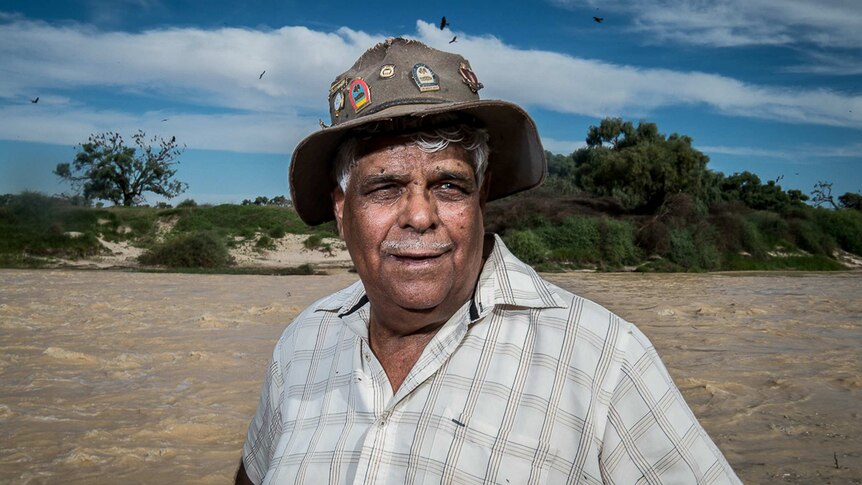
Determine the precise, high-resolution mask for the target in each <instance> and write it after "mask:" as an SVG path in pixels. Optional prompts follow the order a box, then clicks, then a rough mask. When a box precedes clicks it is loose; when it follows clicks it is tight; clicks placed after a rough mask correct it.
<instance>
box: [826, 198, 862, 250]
mask: <svg viewBox="0 0 862 485" xmlns="http://www.w3.org/2000/svg"><path fill="white" fill-rule="evenodd" d="M815 214H816V215H815V217H816V219H815V220H816V221H817V225H818V226H819V227H820V228H821V230H822V231H823V232H825V233H826V234H828V235H829V236H831V237H832V238H833V239H834V240H835V242H836V243H837V244H838V246H839V247H840V248H841V249H843V250H845V251H849V252H851V253H853V254H856V255H860V256H862V211H857V210H851V209H841V210H829V209H816V213H815Z"/></svg>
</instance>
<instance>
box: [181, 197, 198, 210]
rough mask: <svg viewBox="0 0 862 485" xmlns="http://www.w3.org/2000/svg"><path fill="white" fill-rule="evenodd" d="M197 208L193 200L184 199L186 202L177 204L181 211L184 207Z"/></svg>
mask: <svg viewBox="0 0 862 485" xmlns="http://www.w3.org/2000/svg"><path fill="white" fill-rule="evenodd" d="M197 206H198V203H197V202H195V200H194V199H186V200H184V201H182V202H180V203H179V204H177V208H178V209H181V208H184V207H197Z"/></svg>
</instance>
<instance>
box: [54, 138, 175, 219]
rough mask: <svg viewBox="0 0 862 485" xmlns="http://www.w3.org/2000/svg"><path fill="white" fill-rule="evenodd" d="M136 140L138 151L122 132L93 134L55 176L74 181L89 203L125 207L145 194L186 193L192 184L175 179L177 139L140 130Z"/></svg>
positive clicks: (59, 166) (140, 199)
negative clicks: (168, 138)
mask: <svg viewBox="0 0 862 485" xmlns="http://www.w3.org/2000/svg"><path fill="white" fill-rule="evenodd" d="M132 140H134V143H135V145H137V147H138V149H136V148H134V147H129V146H126V145H125V143H124V141H123V137H122V136H120V135H119V134H118V133H113V132H106V133H99V134H94V135H90V138H89V139H88V141H87V143H82V144H81V145H80V146H81V150H80V151H79V152H78V153H77V155H75V160H74V161H73V162H72V163H60V164H58V165H57V167H56V168H55V169H54V174H55V175H57V176H58V177H60V178H61V179H63V180H67V181H69V182H71V183H72V184H73V186H74V187H75V188H76V190H79V191H80V192H81V193H82V195H83V196H84V197H85V198H86V199H88V200H92V199H104V200H110V201H111V202H113V203H114V204H122V205H124V206H131V205H134V204H137V203H141V202H142V201H143V193H144V192H152V193H154V194H158V195H162V196H164V197H167V198H172V197H176V196H177V195H179V194H181V193H182V192H185V190H186V189H187V188H188V184H185V183H183V182H179V181H177V180H173V178H174V176H175V175H176V168H174V167H175V166H176V165H177V164H178V163H179V161H178V160H177V158H178V157H179V156H180V154H181V153H182V149H181V148H179V147H178V145H177V141H176V137H171V139H170V140H165V139H164V138H161V137H156V136H154V137H152V138H150V139H149V140H148V139H147V137H146V134H144V132H143V131H138V132H137V133H136V134H135V135H133V136H132ZM139 150H140V151H139Z"/></svg>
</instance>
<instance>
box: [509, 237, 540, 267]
mask: <svg viewBox="0 0 862 485" xmlns="http://www.w3.org/2000/svg"><path fill="white" fill-rule="evenodd" d="M503 242H505V243H506V247H507V248H509V250H510V251H512V253H513V254H514V255H515V256H517V257H518V259H520V260H521V261H523V262H525V263H527V264H538V263H542V262H544V261H545V259H546V256H547V254H548V248H547V247H546V246H545V243H544V242H543V241H542V238H540V237H539V236H538V235H536V233H534V232H533V231H531V230H529V229H527V230H525V231H512V232H510V233H509V234H506V236H505V237H504V238H503Z"/></svg>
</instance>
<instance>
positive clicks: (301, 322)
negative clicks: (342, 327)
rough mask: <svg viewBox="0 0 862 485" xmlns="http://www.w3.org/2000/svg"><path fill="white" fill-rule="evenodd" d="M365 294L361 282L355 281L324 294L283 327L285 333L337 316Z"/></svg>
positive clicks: (315, 324) (318, 323)
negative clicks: (333, 291)
mask: <svg viewBox="0 0 862 485" xmlns="http://www.w3.org/2000/svg"><path fill="white" fill-rule="evenodd" d="M364 294H365V292H364V290H363V287H362V282H361V281H357V282H356V283H354V284H352V285H350V286H348V287H346V288H343V289H341V290H338V291H336V292H335V293H331V294H329V295H327V296H324V297H322V298H320V299H318V300H317V301H315V302H313V303H311V304H310V305H308V306H307V307H306V308H305V309H304V310H303V311H302V312H301V313H300V314H299V315H298V316H297V317H296V318H295V319H294V320H293V322H292V323H291V324H290V325H288V326H287V328H286V329H285V332H284V333H285V335H287V334H289V333H292V332H295V331H296V330H297V329H298V328H301V327H304V326H308V325H314V326H318V325H320V324H321V323H322V322H323V321H324V320H327V319H329V318H331V317H337V316H338V314H339V313H340V312H341V310H342V309H343V308H345V307H346V306H350V305H351V302H353V303H356V302H358V301H360V300H361V298H362V296H363V295H364Z"/></svg>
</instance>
